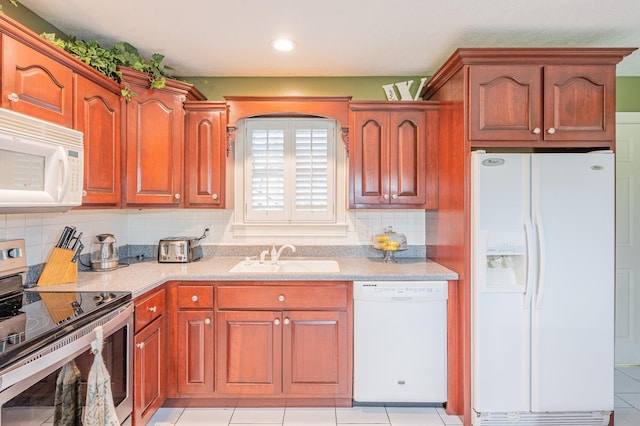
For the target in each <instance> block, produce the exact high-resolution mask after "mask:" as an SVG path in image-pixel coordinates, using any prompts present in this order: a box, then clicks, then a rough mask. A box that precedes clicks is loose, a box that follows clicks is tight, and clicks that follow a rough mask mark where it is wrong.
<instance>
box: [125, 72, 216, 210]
mask: <svg viewBox="0 0 640 426" xmlns="http://www.w3.org/2000/svg"><path fill="white" fill-rule="evenodd" d="M120 71H122V82H123V84H124V85H125V86H128V87H129V88H130V89H131V90H133V91H134V92H135V93H136V96H133V97H132V98H131V100H130V101H129V102H128V103H127V106H126V111H127V112H126V120H127V122H126V132H125V137H126V141H125V143H124V146H125V147H126V160H125V168H124V170H125V171H126V177H125V179H126V184H125V190H124V194H125V200H124V204H126V205H127V206H133V207H136V206H158V207H182V206H183V205H184V203H183V198H184V193H183V179H182V177H183V170H184V163H183V162H184V109H183V106H182V104H183V102H184V101H185V100H187V99H189V100H202V99H203V98H204V97H203V96H202V95H201V94H200V93H199V92H197V91H196V90H195V89H194V87H193V86H192V85H190V84H187V83H183V82H180V81H177V80H170V79H167V84H166V87H165V88H163V89H149V88H148V85H149V84H148V83H149V80H148V78H147V77H146V75H145V74H142V73H140V72H137V71H133V70H130V69H126V68H125V69H121V70H120Z"/></svg>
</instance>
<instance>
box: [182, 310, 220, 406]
mask: <svg viewBox="0 0 640 426" xmlns="http://www.w3.org/2000/svg"><path fill="white" fill-rule="evenodd" d="M176 334H177V336H178V347H177V352H178V353H177V364H178V391H179V392H180V395H181V396H184V395H185V394H211V393H213V383H214V376H213V374H214V373H213V365H214V356H213V353H214V351H213V311H180V312H178V328H177V333H176Z"/></svg>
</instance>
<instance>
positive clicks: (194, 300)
mask: <svg viewBox="0 0 640 426" xmlns="http://www.w3.org/2000/svg"><path fill="white" fill-rule="evenodd" d="M191 301H192V302H194V303H195V302H197V301H198V296H196V295H195V294H194V295H193V296H191Z"/></svg>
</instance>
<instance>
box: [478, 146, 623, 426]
mask: <svg viewBox="0 0 640 426" xmlns="http://www.w3.org/2000/svg"><path fill="white" fill-rule="evenodd" d="M472 175H473V179H472V185H471V194H472V219H471V234H472V253H471V256H472V280H471V287H472V292H471V294H472V302H471V311H472V312H471V315H472V316H471V318H472V319H471V321H472V338H471V340H472V341H471V345H472V346H471V347H472V360H471V388H472V395H471V400H472V401H471V403H472V408H473V413H472V422H471V423H472V424H473V425H476V426H477V425H505V424H511V425H538V424H544V425H580V426H585V425H606V424H608V421H609V415H610V413H611V411H612V410H613V406H614V388H613V377H614V275H615V263H614V260H615V222H614V218H615V161H614V154H613V153H612V152H610V151H600V152H591V153H540V154H538V153H535V154H519V153H486V152H483V151H477V152H473V153H472Z"/></svg>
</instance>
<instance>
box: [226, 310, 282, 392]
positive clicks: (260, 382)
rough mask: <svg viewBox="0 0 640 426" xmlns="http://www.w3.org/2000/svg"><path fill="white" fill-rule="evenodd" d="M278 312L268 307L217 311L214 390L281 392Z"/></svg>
mask: <svg viewBox="0 0 640 426" xmlns="http://www.w3.org/2000/svg"><path fill="white" fill-rule="evenodd" d="M281 317H282V315H281V313H280V312H272V311H219V312H218V313H217V315H216V321H217V325H218V331H217V346H218V358H217V364H216V376H217V383H216V388H217V390H218V393H220V394H226V395H274V394H280V393H281V392H282V318H281Z"/></svg>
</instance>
